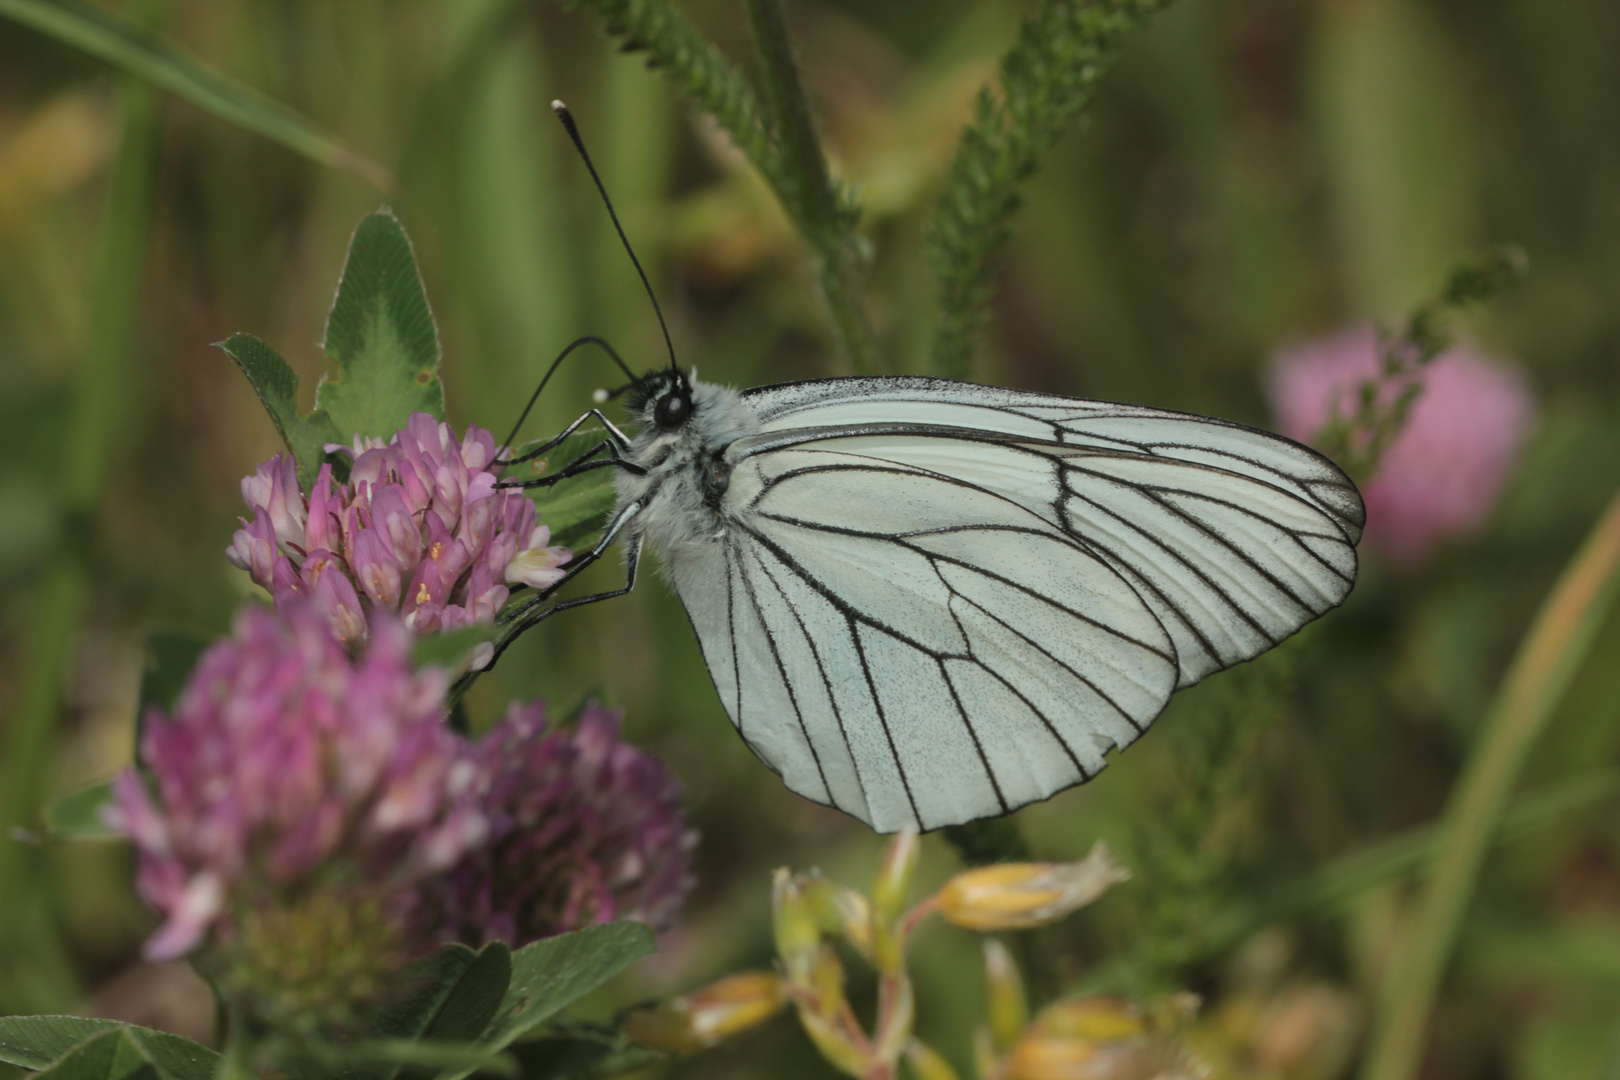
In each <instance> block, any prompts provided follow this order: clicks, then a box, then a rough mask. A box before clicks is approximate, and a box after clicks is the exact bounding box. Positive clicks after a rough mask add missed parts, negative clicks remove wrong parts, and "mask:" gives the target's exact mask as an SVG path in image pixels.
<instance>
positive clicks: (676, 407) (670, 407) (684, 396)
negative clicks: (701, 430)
mask: <svg viewBox="0 0 1620 1080" xmlns="http://www.w3.org/2000/svg"><path fill="white" fill-rule="evenodd" d="M624 404H625V408H626V409H628V410H629V411H630V414H631V415H632V416H634V417H636V418H637V419H638V420H640V421H641V422H642V423H643V425H645V426H648V427H656V428H657V429H658V430H659V431H664V432H674V431H679V430H680V429H681V428H683V427H685V426H686V424H687V422H688V421H690V420H691V419H692V416H693V414H694V413H695V412H696V411H697V410H696V408H695V406H694V402H693V393H692V381H691V380H690V379H689V378H687V376H686V373H685V372H684V371H681V370H680V369H679V368H674V367H668V368H659V369H657V370H654V371H649V372H648V373H647V374H645V375H643V376H642V377H641V378H639V379H637V380H636V381H635V382H634V383H632V384H631V385H630V387H629V388H628V389H627V390H626V391H625V402H624Z"/></svg>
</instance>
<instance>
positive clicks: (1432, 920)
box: [1361, 494, 1620, 1080]
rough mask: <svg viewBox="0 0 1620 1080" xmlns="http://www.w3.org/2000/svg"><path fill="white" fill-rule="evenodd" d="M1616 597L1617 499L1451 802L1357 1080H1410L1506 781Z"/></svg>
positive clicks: (1517, 667) (1559, 592)
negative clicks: (1437, 850)
mask: <svg viewBox="0 0 1620 1080" xmlns="http://www.w3.org/2000/svg"><path fill="white" fill-rule="evenodd" d="M1617 592H1620V494H1617V495H1616V496H1615V498H1614V500H1613V501H1612V502H1610V503H1609V506H1608V508H1607V509H1606V510H1605V511H1604V513H1603V516H1602V517H1601V518H1600V519H1599V520H1598V523H1597V525H1596V526H1595V527H1594V528H1593V530H1592V532H1591V534H1590V535H1589V536H1588V537H1587V539H1586V542H1585V543H1584V544H1582V546H1581V549H1580V551H1579V552H1577V553H1576V555H1575V558H1574V559H1573V560H1572V561H1571V562H1570V563H1569V565H1568V567H1566V569H1565V570H1564V573H1563V575H1562V576H1561V577H1560V578H1559V579H1558V583H1557V584H1556V585H1554V586H1553V590H1552V592H1551V593H1550V594H1549V595H1548V597H1547V599H1546V600H1545V601H1544V602H1543V603H1542V606H1541V610H1540V611H1538V612H1537V613H1536V618H1535V621H1534V622H1533V623H1532V624H1531V627H1530V631H1529V633H1528V634H1527V635H1526V636H1525V639H1524V643H1523V644H1522V645H1521V646H1520V647H1519V651H1518V654H1517V655H1516V656H1515V657H1514V659H1513V663H1512V665H1511V666H1510V667H1509V668H1508V672H1507V676H1506V678H1505V679H1504V680H1503V683H1502V687H1501V689H1500V690H1498V691H1497V694H1496V698H1495V700H1494V701H1492V703H1491V707H1490V710H1489V711H1488V712H1487V713H1486V717H1485V722H1484V725H1483V728H1482V730H1481V732H1480V737H1479V741H1478V743H1477V744H1476V745H1475V747H1474V750H1473V752H1472V753H1471V754H1470V755H1469V759H1468V762H1467V764H1466V765H1465V766H1464V769H1463V774H1462V777H1461V778H1460V779H1459V780H1458V782H1457V786H1456V788H1455V789H1454V790H1453V793H1452V796H1451V799H1450V800H1449V802H1448V804H1447V807H1446V811H1445V814H1444V817H1443V820H1442V824H1441V828H1440V836H1441V847H1440V854H1439V857H1438V860H1437V861H1436V863H1435V870H1434V876H1433V877H1432V878H1431V879H1430V880H1429V883H1428V886H1427V888H1426V889H1425V890H1424V892H1423V894H1422V897H1421V898H1420V900H1419V902H1418V906H1417V910H1416V911H1415V913H1414V916H1413V917H1412V918H1410V919H1409V920H1408V921H1407V922H1406V925H1405V927H1404V930H1403V932H1402V933H1400V934H1399V939H1398V942H1397V946H1396V948H1395V949H1393V950H1392V952H1391V956H1390V961H1389V966H1388V968H1387V969H1386V970H1385V972H1384V978H1383V983H1382V986H1381V987H1380V993H1379V999H1378V1008H1377V1011H1376V1013H1375V1015H1374V1021H1373V1029H1372V1039H1371V1043H1370V1048H1369V1050H1368V1053H1367V1058H1366V1064H1365V1066H1364V1067H1363V1069H1362V1073H1361V1075H1362V1077H1363V1080H1412V1078H1413V1077H1415V1076H1416V1075H1417V1070H1418V1066H1419V1064H1420V1063H1421V1060H1422V1054H1423V1047H1424V1038H1423V1036H1424V1033H1425V1031H1426V1030H1427V1028H1428V1023H1429V1016H1430V1014H1431V1013H1432V1011H1433V1007H1434V998H1435V994H1436V992H1437V991H1438V989H1439V987H1440V981H1441V978H1442V976H1443V975H1444V974H1445V969H1446V963H1447V961H1448V960H1449V959H1450V957H1451V953H1452V950H1453V948H1454V947H1455V946H1456V943H1457V937H1458V933H1459V930H1460V928H1461V925H1462V920H1463V916H1464V914H1465V913H1466V911H1467V907H1468V901H1469V899H1470V898H1471V897H1472V895H1473V892H1474V886H1475V884H1476V883H1477V882H1478V880H1479V873H1480V868H1481V865H1482V864H1483V862H1484V859H1485V853H1486V851H1487V850H1488V849H1489V847H1490V844H1491V840H1492V838H1493V837H1494V836H1495V834H1496V831H1497V828H1498V826H1499V825H1500V823H1501V819H1502V812H1503V807H1504V804H1505V803H1506V800H1507V797H1508V794H1509V791H1510V789H1511V788H1512V786H1513V782H1514V780H1515V779H1516V778H1517V777H1518V775H1519V771H1520V768H1521V766H1522V765H1523V764H1524V760H1525V757H1526V756H1527V755H1528V753H1529V751H1530V748H1531V747H1532V746H1534V745H1535V741H1536V739H1537V737H1538V736H1539V735H1540V734H1541V732H1542V729H1543V728H1545V727H1546V725H1547V721H1548V720H1549V719H1550V718H1551V717H1552V714H1553V711H1554V710H1555V708H1556V707H1557V705H1558V703H1559V701H1560V700H1562V698H1563V696H1564V692H1565V690H1567V689H1568V688H1569V684H1570V682H1571V681H1572V680H1573V679H1574V677H1575V674H1576V672H1578V671H1579V670H1580V667H1581V664H1582V662H1583V661H1584V660H1585V659H1586V655H1587V652H1588V651H1589V650H1590V648H1591V645H1592V642H1593V640H1594V639H1595V638H1596V636H1597V632H1598V630H1599V629H1600V627H1601V626H1602V624H1603V621H1604V618H1605V616H1606V615H1607V614H1608V612H1609V610H1610V608H1611V607H1612V605H1613V603H1614V600H1615V596H1616V593H1617Z"/></svg>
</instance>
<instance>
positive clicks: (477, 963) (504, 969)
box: [422, 941, 512, 1041]
mask: <svg viewBox="0 0 1620 1080" xmlns="http://www.w3.org/2000/svg"><path fill="white" fill-rule="evenodd" d="M511 985H512V953H511V950H509V949H508V948H507V947H506V945H505V944H504V943H503V942H499V941H492V942H490V943H489V944H488V945H485V946H484V947H483V949H482V950H480V951H479V953H478V957H477V959H475V960H474V961H473V962H472V965H471V966H470V967H468V968H467V969H466V970H465V971H463V972H462V973H461V978H460V979H458V980H457V981H456V984H455V986H454V987H452V988H451V991H450V994H449V995H448V996H447V997H446V998H445V999H444V1003H443V1004H442V1005H440V1006H439V1010H438V1012H437V1013H435V1014H434V1016H433V1019H432V1020H431V1021H430V1022H429V1023H428V1026H427V1028H426V1029H425V1030H424V1031H423V1032H422V1037H423V1038H424V1039H434V1040H439V1041H456V1040H461V1041H466V1040H471V1039H476V1038H478V1036H480V1035H482V1034H483V1033H484V1029H485V1028H487V1027H489V1022H490V1021H491V1020H493V1019H494V1018H495V1013H496V1011H497V1010H498V1009H499V1008H500V1007H501V1002H502V1001H504V1000H506V991H507V989H508V988H509V987H510V986H511Z"/></svg>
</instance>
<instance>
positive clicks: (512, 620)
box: [483, 503, 642, 671]
mask: <svg viewBox="0 0 1620 1080" xmlns="http://www.w3.org/2000/svg"><path fill="white" fill-rule="evenodd" d="M640 512H641V504H640V503H631V504H630V505H629V506H626V507H625V508H624V509H623V510H620V511H619V512H618V513H617V514H615V515H614V517H613V520H612V521H610V522H608V527H607V530H606V531H605V532H604V533H603V534H602V539H600V540H598V541H597V542H596V546H595V547H593V548H591V550H589V551H587V552H585V553H583V554H582V555H579V556H577V557H576V558H575V559H574V561H573V562H572V563H570V564H569V566H568V571H567V573H565V574H564V575H563V577H562V579H561V580H560V581H558V582H557V583H556V584H554V585H550V586H548V587H547V588H545V589H543V590H541V591H540V592H538V593H536V594H535V595H534V596H532V597H530V598H529V599H528V600H527V601H526V602H525V603H523V604H521V605H519V606H518V607H517V608H515V609H513V610H512V611H509V612H507V613H506V614H504V615H502V616H501V618H500V620H499V621H500V622H501V624H502V625H504V626H505V627H506V628H507V629H506V631H505V632H504V633H503V634H501V637H500V640H499V641H497V642H496V643H495V654H494V655H493V656H491V657H490V660H489V663H488V664H486V665H484V668H483V670H484V671H488V670H489V669H490V668H493V667H494V666H495V661H496V660H498V659H500V656H501V653H503V652H505V651H506V647H507V646H508V645H510V644H512V642H514V641H516V640H517V639H518V637H519V636H520V635H521V634H522V633H523V632H524V631H526V630H528V629H529V628H530V627H532V626H537V625H539V624H540V623H542V622H544V621H545V620H547V619H549V618H551V616H553V615H555V614H556V613H557V612H559V611H567V610H568V609H569V608H576V607H584V606H585V605H586V604H594V603H596V602H597V601H599V600H611V599H613V598H614V597H616V596H624V595H625V594H626V593H628V592H630V590H632V589H634V588H635V587H636V570H637V568H638V566H639V565H640V563H641V543H642V537H641V534H640V533H637V534H636V536H635V537H634V539H632V540H631V542H630V544H629V545H628V546H627V547H626V549H625V558H624V566H625V582H624V587H623V588H622V589H611V590H608V591H607V592H599V593H592V594H591V595H589V596H576V597H574V598H572V599H569V600H560V601H558V602H557V603H554V604H549V605H548V604H546V601H547V600H549V599H551V597H552V596H553V595H555V594H556V592H557V590H558V589H561V588H562V587H563V586H564V585H566V584H568V583H569V582H570V581H572V580H573V579H574V578H575V577H576V576H578V575H579V574H580V573H581V572H582V571H583V570H584V569H585V568H586V567H588V566H590V565H591V564H592V563H594V562H596V560H598V559H600V558H601V557H602V553H603V552H605V551H607V549H608V546H609V545H610V544H612V543H613V541H614V540H616V539H618V536H619V533H620V532H622V531H623V530H624V527H625V526H626V525H627V524H629V523H630V520H631V519H632V518H634V517H635V516H636V515H637V514H638V513H640Z"/></svg>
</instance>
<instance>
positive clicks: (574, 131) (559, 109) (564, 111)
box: [551, 101, 680, 371]
mask: <svg viewBox="0 0 1620 1080" xmlns="http://www.w3.org/2000/svg"><path fill="white" fill-rule="evenodd" d="M551 111H552V112H554V113H556V114H557V119H558V120H561V121H562V126H563V127H565V128H567V129H568V137H569V138H570V139H573V140H574V149H575V150H578V151H579V156H580V157H581V158H582V159H583V160H584V162H585V168H587V169H589V170H590V173H591V179H592V180H594V181H595V182H596V190H597V191H598V192H599V193H600V194H601V196H602V204H603V205H604V206H606V207H607V212H608V217H610V218H612V219H613V229H614V231H615V232H617V233H618V234H619V242H620V243H621V244H623V245H624V250H625V252H626V253H627V254H628V255H629V256H630V261H631V262H632V263H634V264H635V267H636V273H637V274H640V275H641V287H642V288H644V289H646V290H647V299H649V300H651V301H652V306H653V314H655V315H657V316H658V328H659V329H660V330H662V331H663V332H664V348H666V349H668V350H669V366H670V370H672V371H679V370H680V368H679V366H678V365H677V364H676V363H675V344H674V342H672V341H670V339H669V326H668V325H667V324H666V323H665V322H664V309H663V308H661V307H659V306H658V297H657V296H655V295H654V294H653V287H652V282H650V281H648V280H647V271H645V270H643V269H642V268H641V260H640V259H638V258H636V251H635V249H634V248H632V247H631V246H630V238H629V237H628V236H626V235H624V226H622V225H620V224H619V215H618V213H617V212H616V211H615V210H614V209H613V200H612V199H610V198H608V193H607V188H606V187H605V186H603V184H602V178H601V177H600V176H598V175H597V173H596V166H595V165H594V164H593V163H592V162H591V155H590V154H589V153H587V152H586V150H585V140H584V139H581V138H580V137H579V128H578V126H576V125H575V123H574V114H573V113H571V112H569V111H568V106H567V105H564V104H563V103H562V102H560V101H553V102H552V103H551Z"/></svg>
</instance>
